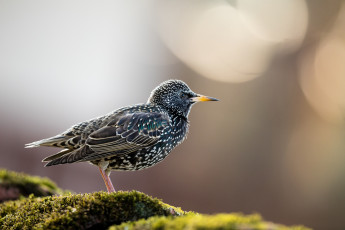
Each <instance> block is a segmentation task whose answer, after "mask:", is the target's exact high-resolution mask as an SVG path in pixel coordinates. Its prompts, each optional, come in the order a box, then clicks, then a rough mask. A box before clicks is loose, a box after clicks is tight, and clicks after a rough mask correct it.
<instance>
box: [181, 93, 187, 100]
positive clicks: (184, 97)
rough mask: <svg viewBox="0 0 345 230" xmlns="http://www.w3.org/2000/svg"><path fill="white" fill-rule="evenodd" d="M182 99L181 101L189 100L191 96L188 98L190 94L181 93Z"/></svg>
mask: <svg viewBox="0 0 345 230" xmlns="http://www.w3.org/2000/svg"><path fill="white" fill-rule="evenodd" d="M180 98H181V99H188V98H189V96H188V94H186V93H185V92H181V93H180Z"/></svg>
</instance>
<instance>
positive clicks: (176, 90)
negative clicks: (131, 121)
mask: <svg viewBox="0 0 345 230" xmlns="http://www.w3.org/2000/svg"><path fill="white" fill-rule="evenodd" d="M198 101H218V99H216V98H212V97H207V96H203V95H200V94H196V93H194V92H193V91H192V90H191V89H190V88H189V87H188V85H187V84H186V83H184V82H183V81H180V80H168V81H165V82H163V83H161V84H160V85H159V86H157V87H156V88H155V89H154V90H153V91H152V92H151V95H150V97H149V100H148V103H151V104H155V105H159V106H161V107H163V108H164V109H166V110H167V111H168V112H170V113H172V114H177V115H180V116H183V117H187V116H188V114H189V111H190V108H191V107H192V105H193V104H194V103H196V102H198Z"/></svg>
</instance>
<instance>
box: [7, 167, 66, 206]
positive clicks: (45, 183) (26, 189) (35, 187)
mask: <svg viewBox="0 0 345 230" xmlns="http://www.w3.org/2000/svg"><path fill="white" fill-rule="evenodd" d="M63 193H64V191H63V190H61V189H60V188H58V187H57V186H56V184H55V183H54V182H52V181H51V180H49V179H48V178H41V177H38V176H29V175H27V174H24V173H17V172H11V171H8V170H5V169H0V203H1V202H4V201H7V200H16V199H18V198H20V197H22V196H24V197H27V196H29V195H30V194H34V195H35V196H51V195H56V194H63Z"/></svg>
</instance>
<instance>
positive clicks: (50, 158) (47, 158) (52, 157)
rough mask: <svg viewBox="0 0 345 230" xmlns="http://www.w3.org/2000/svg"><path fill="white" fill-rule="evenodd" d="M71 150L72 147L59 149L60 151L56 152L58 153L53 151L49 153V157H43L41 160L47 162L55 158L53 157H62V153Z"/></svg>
mask: <svg viewBox="0 0 345 230" xmlns="http://www.w3.org/2000/svg"><path fill="white" fill-rule="evenodd" d="M72 151H73V149H63V150H61V151H60V152H58V153H55V154H53V155H50V156H49V157H46V158H44V159H43V160H42V162H49V161H52V160H55V159H57V158H60V157H62V156H63V155H66V154H67V153H70V152H72Z"/></svg>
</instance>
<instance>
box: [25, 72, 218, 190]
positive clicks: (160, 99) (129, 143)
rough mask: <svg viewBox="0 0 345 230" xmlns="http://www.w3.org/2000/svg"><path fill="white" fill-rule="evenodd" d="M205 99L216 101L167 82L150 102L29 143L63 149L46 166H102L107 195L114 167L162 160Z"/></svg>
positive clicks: (176, 82)
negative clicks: (197, 105) (191, 113)
mask: <svg viewBox="0 0 345 230" xmlns="http://www.w3.org/2000/svg"><path fill="white" fill-rule="evenodd" d="M204 101H218V99H216V98H213V97H208V96H204V95H201V94H197V93H194V92H193V91H192V90H191V89H190V88H189V86H188V85H187V84H186V83H185V82H183V81H181V80H176V79H171V80H167V81H164V82H162V83H161V84H160V85H158V86H157V87H156V88H155V89H154V90H152V92H151V94H150V96H149V98H148V101H147V103H143V104H136V105H132V106H126V107H122V108H120V109H117V110H115V111H113V112H110V113H108V114H106V115H104V116H100V117H97V118H94V119H91V120H88V121H84V122H81V123H78V124H76V125H74V126H72V127H71V128H69V129H67V130H66V131H65V132H62V133H60V134H58V135H56V136H53V137H50V138H46V139H42V140H39V141H35V142H32V143H29V144H26V145H25V147H26V148H33V147H39V146H49V147H58V148H62V150H61V151H60V152H58V153H56V154H53V155H51V156H48V157H46V158H44V159H43V160H42V162H47V163H46V165H45V166H46V167H47V166H53V165H60V164H71V163H76V162H89V163H91V164H93V165H96V166H98V168H99V171H100V173H101V175H102V178H103V180H104V183H105V185H106V187H107V191H108V193H111V192H115V189H114V186H113V184H112V182H111V180H110V177H109V176H110V173H111V171H116V170H123V171H128V170H130V171H134V170H141V169H145V168H148V167H151V166H154V165H155V164H157V163H159V162H161V161H162V160H163V159H164V158H166V157H167V156H168V154H169V153H170V152H171V151H172V150H173V149H174V148H175V147H176V146H178V145H179V144H180V143H182V142H183V140H184V139H185V138H186V136H187V133H188V129H189V120H188V115H189V112H190V110H191V107H192V106H193V105H194V104H195V103H196V102H204Z"/></svg>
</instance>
